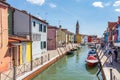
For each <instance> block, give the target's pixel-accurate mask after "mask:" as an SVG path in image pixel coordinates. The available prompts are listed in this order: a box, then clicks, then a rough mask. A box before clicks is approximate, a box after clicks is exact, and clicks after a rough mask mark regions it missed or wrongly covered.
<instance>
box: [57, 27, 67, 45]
mask: <svg viewBox="0 0 120 80" xmlns="http://www.w3.org/2000/svg"><path fill="white" fill-rule="evenodd" d="M66 38H67V37H66V33H65V32H64V31H63V30H62V28H61V25H60V26H59V28H58V30H57V37H56V39H57V42H56V44H57V46H58V47H61V46H63V45H64V44H65V43H66Z"/></svg>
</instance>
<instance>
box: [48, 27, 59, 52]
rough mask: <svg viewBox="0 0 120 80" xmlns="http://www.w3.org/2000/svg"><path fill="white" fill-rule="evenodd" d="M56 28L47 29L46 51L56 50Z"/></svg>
mask: <svg viewBox="0 0 120 80" xmlns="http://www.w3.org/2000/svg"><path fill="white" fill-rule="evenodd" d="M57 30H58V28H57V27H56V26H50V25H49V26H48V27H47V50H55V49H56V48H57V44H56V40H57V39H56V35H57Z"/></svg>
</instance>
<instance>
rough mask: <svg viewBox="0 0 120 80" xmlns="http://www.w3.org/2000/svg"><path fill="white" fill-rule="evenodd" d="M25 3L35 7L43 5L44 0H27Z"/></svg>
mask: <svg viewBox="0 0 120 80" xmlns="http://www.w3.org/2000/svg"><path fill="white" fill-rule="evenodd" d="M27 1H28V2H30V3H32V4H37V5H43V4H44V3H45V0H27Z"/></svg>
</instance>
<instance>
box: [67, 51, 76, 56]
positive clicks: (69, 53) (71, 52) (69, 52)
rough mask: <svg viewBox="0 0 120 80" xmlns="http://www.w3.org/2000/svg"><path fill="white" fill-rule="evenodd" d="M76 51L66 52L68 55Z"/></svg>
mask: <svg viewBox="0 0 120 80" xmlns="http://www.w3.org/2000/svg"><path fill="white" fill-rule="evenodd" d="M73 53H74V51H68V52H67V53H66V55H71V54H73Z"/></svg>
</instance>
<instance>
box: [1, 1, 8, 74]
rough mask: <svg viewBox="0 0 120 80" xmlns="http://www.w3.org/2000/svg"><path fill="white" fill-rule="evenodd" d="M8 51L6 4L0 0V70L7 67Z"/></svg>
mask: <svg viewBox="0 0 120 80" xmlns="http://www.w3.org/2000/svg"><path fill="white" fill-rule="evenodd" d="M7 52H8V4H7V3H5V2H4V1H0V72H2V71H5V70H7V69H8V67H9V65H8V64H9V62H10V55H9V54H7Z"/></svg>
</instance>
